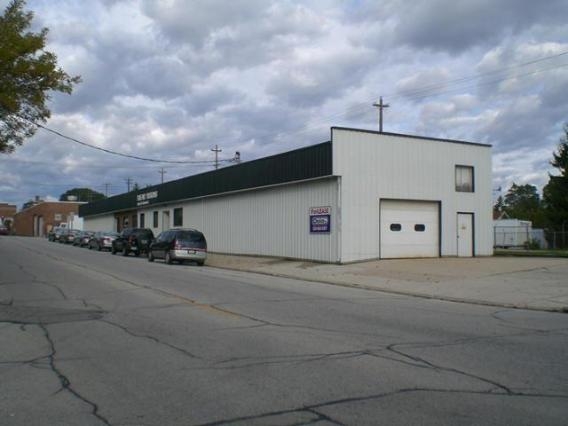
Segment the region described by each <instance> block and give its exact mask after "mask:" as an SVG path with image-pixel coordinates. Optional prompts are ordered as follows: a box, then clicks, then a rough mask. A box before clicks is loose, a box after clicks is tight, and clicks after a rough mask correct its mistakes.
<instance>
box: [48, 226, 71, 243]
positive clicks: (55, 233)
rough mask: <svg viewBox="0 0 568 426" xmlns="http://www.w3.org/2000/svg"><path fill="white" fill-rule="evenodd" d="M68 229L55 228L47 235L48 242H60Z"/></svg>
mask: <svg viewBox="0 0 568 426" xmlns="http://www.w3.org/2000/svg"><path fill="white" fill-rule="evenodd" d="M64 229H66V228H64V227H63V226H54V227H53V228H51V231H49V232H48V233H47V240H48V241H59V237H60V236H61V233H62V232H63V230H64Z"/></svg>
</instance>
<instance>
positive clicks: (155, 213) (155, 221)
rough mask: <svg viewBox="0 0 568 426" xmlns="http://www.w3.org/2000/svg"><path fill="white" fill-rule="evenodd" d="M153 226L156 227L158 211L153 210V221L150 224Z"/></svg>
mask: <svg viewBox="0 0 568 426" xmlns="http://www.w3.org/2000/svg"><path fill="white" fill-rule="evenodd" d="M152 226H153V227H154V228H157V227H158V212H154V223H153V224H152Z"/></svg>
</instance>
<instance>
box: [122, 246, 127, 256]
mask: <svg viewBox="0 0 568 426" xmlns="http://www.w3.org/2000/svg"><path fill="white" fill-rule="evenodd" d="M122 255H123V256H128V248H127V247H126V246H124V247H123V248H122Z"/></svg>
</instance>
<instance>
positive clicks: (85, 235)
mask: <svg viewBox="0 0 568 426" xmlns="http://www.w3.org/2000/svg"><path fill="white" fill-rule="evenodd" d="M93 234H94V232H93V231H79V232H77V233H76V234H75V238H74V239H73V245H74V246H79V247H84V246H86V245H87V244H88V243H89V238H91V235H93Z"/></svg>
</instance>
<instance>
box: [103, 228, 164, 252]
mask: <svg viewBox="0 0 568 426" xmlns="http://www.w3.org/2000/svg"><path fill="white" fill-rule="evenodd" d="M153 239H154V233H153V232H152V230H151V229H148V228H125V229H123V230H122V232H121V233H120V234H119V236H118V237H116V238H115V239H114V241H113V242H112V247H111V249H110V252H111V253H112V254H116V253H118V252H122V255H123V256H128V254H129V253H130V252H132V253H134V255H135V256H140V254H141V253H147V252H148V246H149V245H150V243H151V242H152V240H153Z"/></svg>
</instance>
